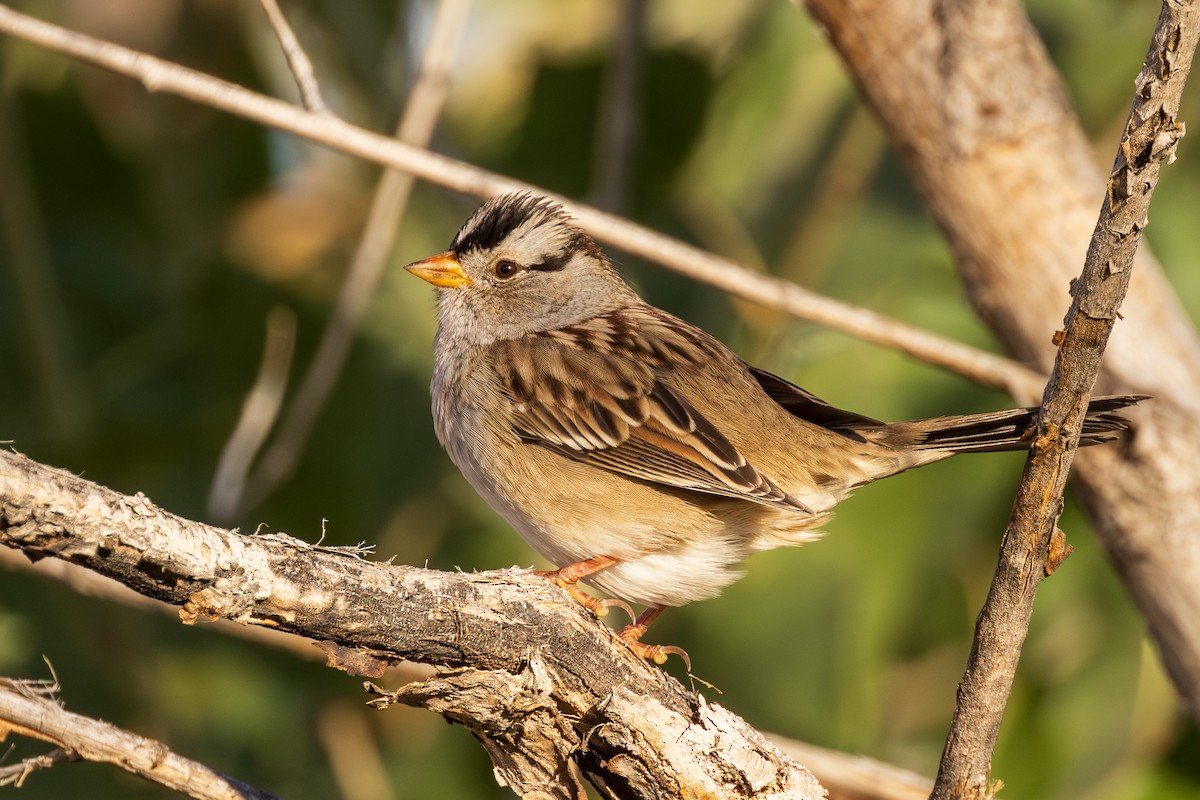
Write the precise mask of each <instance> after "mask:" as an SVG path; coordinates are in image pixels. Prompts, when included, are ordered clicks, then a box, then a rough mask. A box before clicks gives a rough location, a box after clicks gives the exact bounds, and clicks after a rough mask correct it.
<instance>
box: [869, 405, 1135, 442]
mask: <svg viewBox="0 0 1200 800" xmlns="http://www.w3.org/2000/svg"><path fill="white" fill-rule="evenodd" d="M1147 397H1148V395H1113V396H1108V397H1097V398H1094V399H1093V400H1092V401H1091V402H1090V403H1089V404H1088V410H1087V416H1086V417H1085V418H1084V421H1083V432H1082V434H1081V435H1080V439H1079V443H1080V445H1093V444H1100V443H1101V442H1108V441H1111V440H1113V439H1116V438H1117V437H1118V436H1120V433H1121V431H1123V430H1126V429H1127V428H1128V427H1129V421H1128V420H1127V419H1126V418H1125V417H1123V416H1121V415H1120V414H1118V413H1117V412H1118V411H1120V410H1121V409H1123V408H1128V407H1129V406H1132V405H1134V404H1135V403H1138V402H1140V401H1142V400H1145V399H1147ZM1039 411H1040V409H1039V408H1037V407H1036V406H1035V407H1032V408H1014V409H1011V410H1008V411H995V412H992V413H987V414H966V415H963V416H955V417H935V418H933V419H921V420H915V421H913V422H896V423H892V424H888V425H884V426H881V427H880V428H877V429H875V430H861V431H860V432H861V433H863V434H864V435H866V436H867V437H868V438H869V439H871V440H873V441H876V442H878V443H880V444H886V445H888V446H890V447H894V448H897V449H903V450H942V451H948V452H950V453H967V452H976V453H984V452H996V451H1001V450H1024V449H1027V448H1028V447H1029V442H1030V440H1031V439H1032V437H1033V435H1034V432H1035V431H1036V430H1037V420H1038V413H1039Z"/></svg>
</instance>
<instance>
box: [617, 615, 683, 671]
mask: <svg viewBox="0 0 1200 800" xmlns="http://www.w3.org/2000/svg"><path fill="white" fill-rule="evenodd" d="M662 612H663V607H662V606H651V607H650V608H647V609H646V610H645V611H643V612H642V615H641V616H640V617H638V618H637V619H636V620H634V623H633V624H632V625H626V626H625V629H624V630H622V631H621V632H620V633H618V634H617V636H618V637H619V638H620V639H621V641H622V642H624V643H625V644H627V645H629V649H630V650H632V651H633V652H634V654H635V655H637V656H639V657H641V658H644V659H647V660H648V661H653V662H654V663H655V664H658V665H660V666H661V665H663V664H665V663H667V658H668V657H669V656H672V655H676V656H679V657H680V658H682V659H683V663H684V665H686V666H687V671H688V672H691V671H692V659H691V657H690V656H688V654H687V651H686V650H684V649H683V648H682V647H673V646H670V645H661V644H643V643H642V641H641V639H642V636H643V635H644V634H645V633H646V630H647V629H648V628H649V627H650V623H651V622H654V620H655V619H657V618H658V615H659V614H661V613H662Z"/></svg>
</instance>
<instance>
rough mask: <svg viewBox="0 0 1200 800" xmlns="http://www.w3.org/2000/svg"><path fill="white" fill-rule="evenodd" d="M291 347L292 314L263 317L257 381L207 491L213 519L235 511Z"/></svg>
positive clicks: (270, 421)
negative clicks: (265, 319) (263, 329)
mask: <svg viewBox="0 0 1200 800" xmlns="http://www.w3.org/2000/svg"><path fill="white" fill-rule="evenodd" d="M295 345H296V315H295V313H293V312H292V311H291V309H288V308H285V307H283V306H277V307H276V308H273V309H271V311H270V313H268V314H267V335H266V341H265V342H264V343H263V356H262V362H261V363H260V364H259V368H258V377H256V378H255V379H254V385H253V386H252V387H251V389H250V393H249V394H248V395H247V396H246V400H245V402H243V403H242V413H241V415H240V416H239V417H238V422H237V425H236V426H235V427H234V429H233V433H231V434H230V435H229V440H228V441H227V442H226V443H225V447H224V448H223V449H222V450H221V458H220V459H219V460H218V461H217V473H216V476H215V477H214V478H213V485H212V489H211V490H210V491H209V495H208V511H209V513H210V514H212V515H213V516H214V517H216V518H217V519H228V518H229V517H231V516H232V515H233V514H234V512H235V511H236V509H237V504H238V499H239V498H240V497H241V489H242V487H243V486H244V485H245V480H246V472H247V471H248V470H249V469H250V463H251V462H252V461H253V459H254V454H255V453H257V452H258V449H259V448H260V447H262V443H263V442H264V441H266V439H267V434H268V433H270V431H271V427H272V426H273V425H274V424H275V420H276V418H277V417H278V415H279V409H280V407H281V406H282V405H283V395H284V393H285V392H286V391H287V380H288V372H289V371H290V370H291V365H292V353H293V351H294V350H295Z"/></svg>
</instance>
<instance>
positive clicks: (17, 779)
mask: <svg viewBox="0 0 1200 800" xmlns="http://www.w3.org/2000/svg"><path fill="white" fill-rule="evenodd" d="M57 690H58V687H57V685H54V684H46V683H43V682H40V681H21V680H12V679H10V678H0V742H2V741H4V739H5V737H6V736H7V735H8V734H10V733H13V734H17V735H19V736H28V737H30V738H33V739H40V740H42V741H45V742H50V743H51V744H53V745H56V746H57V747H58V748H60V749H59V750H55V751H52V752H51V753H50V754H47V755H46V756H36V757H34V758H33V759H29V760H27V763H23V764H21V765H18V766H19V769H11V770H7V771H8V772H9V773H11V774H10V775H8V776H6V777H9V778H11V783H12V784H13V785H16V786H20V785H21V783H23V782H24V781H25V780H26V779H27V778H28V776H29V774H30V773H32V772H33V771H35V770H38V769H46V768H47V767H50V766H52V765H54V764H55V763H58V762H61V761H64V760H71V761H76V760H83V761H98V762H101V763H105V764H113V765H115V766H118V767H120V768H121V769H123V770H125V771H126V772H130V773H132V774H134V775H137V776H138V777H140V778H145V779H146V780H148V781H152V782H153V783H158V784H161V785H163V786H166V787H167V788H169V789H174V790H176V791H178V792H182V793H183V794H186V795H188V796H189V797H196V798H201V800H275V796H274V795H271V794H267V793H266V792H264V791H261V790H259V789H256V788H254V787H253V786H249V785H247V784H245V783H242V782H241V781H237V780H234V779H233V778H229V777H226V776H224V775H221V774H220V773H217V772H214V771H213V770H211V769H209V768H208V767H206V766H204V765H203V764H200V763H198V762H196V761H192V760H190V759H187V758H184V757H183V756H180V755H179V754H177V753H174V752H172V751H171V749H170V748H168V747H167V746H166V745H164V744H163V743H162V742H156V741H154V740H153V739H147V738H145V737H144V736H138V735H137V734H133V733H130V732H129V731H125V730H122V729H120V728H118V727H116V726H115V725H110V724H108V723H107V722H101V721H100V720H97V719H92V718H91V717H85V716H83V715H81V714H74V713H72V712H70V711H67V710H66V709H64V708H63V707H62V704H61V703H60V702H59V701H58V698H57ZM8 782H9V781H6V780H5V779H4V778H3V777H0V786H4V785H6V783H8Z"/></svg>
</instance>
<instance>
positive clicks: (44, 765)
mask: <svg viewBox="0 0 1200 800" xmlns="http://www.w3.org/2000/svg"><path fill="white" fill-rule="evenodd" d="M73 760H75V759H72V758H71V755H70V753H68V752H67V751H66V750H63V749H62V748H61V747H56V748H54V749H53V750H51V751H50V752H49V753H42V754H41V755H40V756H30V757H29V758H23V759H21V760H20V761H18V762H16V763H15V764H4V765H2V766H0V786H12V787H14V788H17V789H20V788H21V787H23V786H24V785H25V781H27V780H29V776H30V775H32V774H33V773H35V772H40V771H41V770H44V769H50V768H51V767H53V766H54V765H56V764H61V763H62V762H64V761H73Z"/></svg>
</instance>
